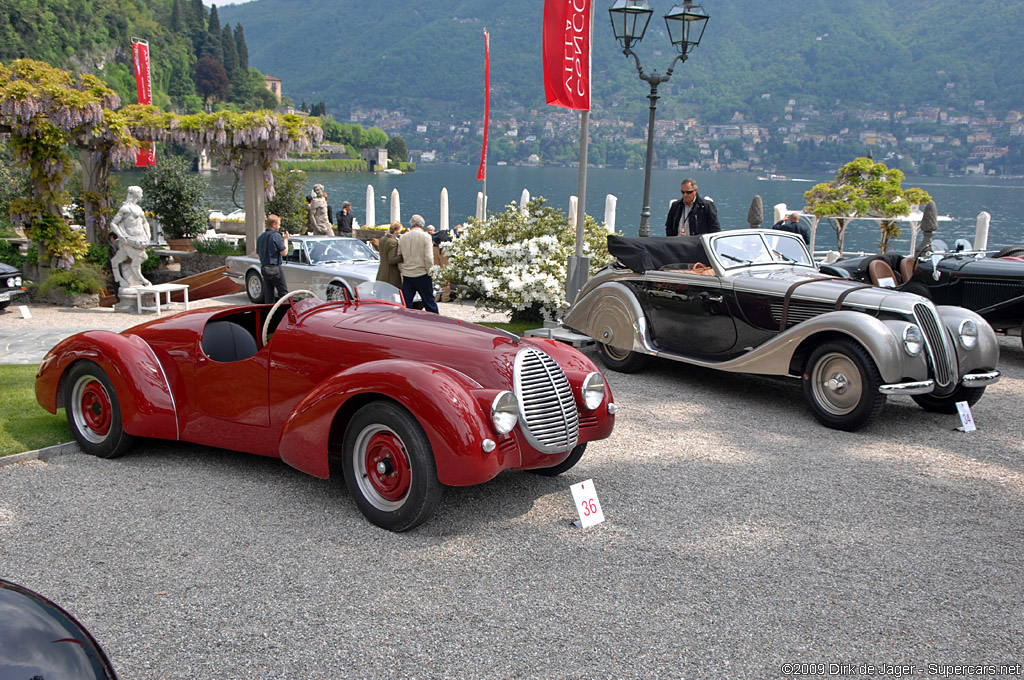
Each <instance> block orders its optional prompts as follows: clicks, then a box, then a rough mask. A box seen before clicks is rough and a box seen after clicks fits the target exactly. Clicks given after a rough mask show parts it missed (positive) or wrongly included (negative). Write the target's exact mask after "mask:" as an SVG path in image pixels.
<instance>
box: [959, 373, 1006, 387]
mask: <svg viewBox="0 0 1024 680" xmlns="http://www.w3.org/2000/svg"><path fill="white" fill-rule="evenodd" d="M997 382H999V371H989V372H987V373H968V374H967V375H965V376H964V377H963V378H962V379H961V380H960V384H961V385H963V386H964V387H984V386H985V385H992V384H994V383H997Z"/></svg>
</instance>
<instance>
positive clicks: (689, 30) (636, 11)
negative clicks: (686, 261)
mask: <svg viewBox="0 0 1024 680" xmlns="http://www.w3.org/2000/svg"><path fill="white" fill-rule="evenodd" d="M608 14H609V15H610V16H611V19H612V30H613V31H614V32H615V39H616V40H618V41H619V44H620V45H622V53H623V54H624V55H626V56H627V57H633V61H634V62H635V63H636V70H637V73H638V74H639V75H640V80H643V81H644V82H646V83H648V84H650V86H651V92H650V94H648V95H647V98H648V99H649V100H650V101H651V113H650V118H649V120H648V123H647V160H646V163H645V165H644V205H643V208H642V209H641V211H640V232H639V233H640V236H650V235H651V164H652V163H653V162H654V112H655V109H656V107H657V104H658V86H659V85H661V84H662V83H665V82H668V79H669V78H671V77H672V70H673V69H674V68H675V65H676V62H677V61H686V57H687V55H688V54H689V53H690V52H691V51H692V50H693V48H695V47H696V46H697V45H698V44H700V39H701V36H703V35H704V28H705V26H706V25H707V21H708V15H707V14H705V13H704V8H703V7H701V6H700V5H695V4H694V3H693V1H692V0H686V2H684V3H683V4H681V5H676V6H674V7H673V8H672V9H671V10H669V13H668V14H666V15H665V27H666V28H667V29H668V37H669V40H671V41H672V44H673V45H674V46H675V47H676V49H677V50H679V54H677V55H676V58H675V59H673V60H672V63H671V64H669V67H668V70H667V71H665V74H664V75H662V74H660V73H658V72H657V71H654V72H653V73H644V69H643V67H642V66H641V65H640V58H639V57H638V56H637V55H636V54H635V53H634V52H633V50H632V49H630V48H631V47H632V46H633V45H635V44H637V43H639V42H640V41H641V40H643V37H644V33H646V31H647V24H648V22H649V21H650V20H651V14H653V10H652V9H651V6H650V5H649V4H648V2H647V0H615V3H614V4H613V5H612V7H611V9H609V10H608Z"/></svg>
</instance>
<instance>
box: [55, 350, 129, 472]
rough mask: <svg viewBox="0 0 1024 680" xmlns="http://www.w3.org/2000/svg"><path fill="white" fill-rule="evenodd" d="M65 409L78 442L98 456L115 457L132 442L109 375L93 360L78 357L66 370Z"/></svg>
mask: <svg viewBox="0 0 1024 680" xmlns="http://www.w3.org/2000/svg"><path fill="white" fill-rule="evenodd" d="M64 413H65V415H66V416H67V419H68V426H70V428H71V433H72V434H73V435H74V436H75V441H77V442H78V445H79V446H80V447H81V448H82V450H83V451H85V452H86V453H89V454H92V455H94V456H96V457H98V458H116V457H118V456H120V455H121V454H123V453H124V452H125V451H127V450H128V449H129V448H131V446H132V444H133V443H134V442H135V437H133V436H132V435H130V434H127V433H126V432H125V431H124V428H123V427H122V423H121V402H120V401H119V400H118V398H117V392H115V391H114V386H113V385H112V384H111V382H110V378H109V377H107V374H106V373H105V372H104V371H103V369H102V368H100V367H99V365H98V364H96V363H94V362H92V361H88V360H84V361H80V362H78V363H76V364H75V365H74V366H72V367H71V370H69V371H68V376H67V382H66V384H65V386H64Z"/></svg>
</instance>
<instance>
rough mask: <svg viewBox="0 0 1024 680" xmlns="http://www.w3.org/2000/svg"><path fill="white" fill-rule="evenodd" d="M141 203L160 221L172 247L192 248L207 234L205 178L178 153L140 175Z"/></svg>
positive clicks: (165, 158)
mask: <svg viewBox="0 0 1024 680" xmlns="http://www.w3.org/2000/svg"><path fill="white" fill-rule="evenodd" d="M141 186H142V206H143V207H144V208H145V209H146V211H147V212H152V213H153V215H154V216H155V217H156V219H157V220H158V221H159V223H160V228H161V229H162V231H163V235H164V239H166V240H167V245H168V246H170V248H171V249H172V250H192V239H194V238H195V237H197V236H199V235H200V234H204V233H206V229H207V222H206V208H205V206H204V204H203V201H204V197H205V196H206V180H205V179H204V178H203V177H202V176H201V175H199V174H198V173H196V172H193V170H192V166H191V165H190V164H189V162H188V161H186V160H185V159H184V158H181V157H180V156H163V157H162V158H160V159H159V160H158V161H157V164H156V165H154V166H152V167H150V168H148V169H147V170H146V172H145V174H144V175H143V178H142V182H141Z"/></svg>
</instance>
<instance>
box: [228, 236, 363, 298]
mask: <svg viewBox="0 0 1024 680" xmlns="http://www.w3.org/2000/svg"><path fill="white" fill-rule="evenodd" d="M227 265H228V271H227V274H226V275H227V276H230V277H232V278H235V279H240V280H241V281H242V282H243V283H244V285H245V292H246V294H247V295H248V296H249V299H250V300H252V301H253V302H254V303H257V304H258V303H261V302H263V290H264V285H263V276H262V275H261V274H260V259H259V258H258V257H250V256H247V255H246V256H232V257H229V258H228V260H227ZM379 265H380V257H379V256H378V255H377V253H376V252H374V250H373V249H372V248H370V247H369V246H368V245H366V244H365V243H363V242H362V241H360V240H359V239H357V238H342V237H334V236H291V237H290V238H289V239H288V255H287V256H286V257H285V259H284V262H283V263H282V269H283V270H284V280H285V283H287V284H288V290H311V291H313V292H314V293H316V294H317V295H319V296H320V297H322V298H323V299H325V300H343V299H344V297H343V296H344V294H345V293H344V291H345V290H347V291H348V296H349V298H354V297H355V294H354V292H353V291H355V289H356V286H358V285H359V284H360V283H362V282H363V281H374V280H376V278H377V267H378V266H379Z"/></svg>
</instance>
